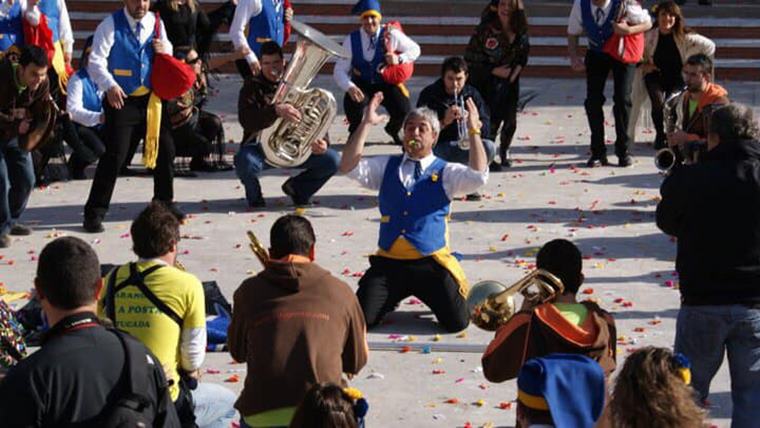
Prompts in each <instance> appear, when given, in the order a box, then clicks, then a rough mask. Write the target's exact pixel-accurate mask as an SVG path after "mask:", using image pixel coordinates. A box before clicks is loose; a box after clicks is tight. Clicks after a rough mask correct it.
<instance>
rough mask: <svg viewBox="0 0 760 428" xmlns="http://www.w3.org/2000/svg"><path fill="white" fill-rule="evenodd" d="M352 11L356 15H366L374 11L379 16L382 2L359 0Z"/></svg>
mask: <svg viewBox="0 0 760 428" xmlns="http://www.w3.org/2000/svg"><path fill="white" fill-rule="evenodd" d="M351 13H352V14H354V15H359V16H364V15H365V14H367V13H372V14H375V15H377V16H381V14H380V2H379V1H378V0H359V2H358V3H356V4H355V5H354V8H353V9H351Z"/></svg>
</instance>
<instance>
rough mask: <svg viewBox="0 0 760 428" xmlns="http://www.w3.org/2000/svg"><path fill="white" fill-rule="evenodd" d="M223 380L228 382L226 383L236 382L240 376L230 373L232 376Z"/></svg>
mask: <svg viewBox="0 0 760 428" xmlns="http://www.w3.org/2000/svg"><path fill="white" fill-rule="evenodd" d="M224 381H225V382H228V383H236V382H240V376H238V375H236V374H234V375H232V376H230V377H228V378H227V379H225V380H224Z"/></svg>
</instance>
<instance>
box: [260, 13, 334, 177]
mask: <svg viewBox="0 0 760 428" xmlns="http://www.w3.org/2000/svg"><path fill="white" fill-rule="evenodd" d="M290 25H291V28H292V29H293V31H295V32H296V33H297V34H298V43H297V45H296V50H295V52H293V56H292V57H291V58H290V62H289V63H288V67H287V68H286V69H285V73H284V74H283V77H282V80H281V82H280V85H279V86H278V87H277V91H276V92H275V94H274V97H273V98H272V104H280V103H288V104H291V105H292V106H293V107H295V108H297V109H298V111H300V112H301V120H300V121H298V122H291V121H287V120H283V119H282V118H279V119H277V120H276V121H275V122H274V124H273V125H272V126H271V127H269V128H268V129H267V130H265V131H264V132H262V135H261V138H260V141H261V148H262V149H263V151H264V155H265V156H266V161H267V163H268V164H270V165H272V166H275V167H281V168H291V167H296V166H299V165H301V164H302V163H304V162H306V159H308V158H309V156H310V155H311V143H313V142H314V141H316V140H317V139H319V138H322V136H323V135H324V134H325V132H327V128H328V127H329V126H330V124H331V123H332V120H333V118H334V117H335V113H336V111H337V105H336V103H335V97H334V96H333V95H332V94H331V93H330V92H328V91H326V90H324V89H320V88H312V89H307V87H308V86H309V83H311V81H312V80H313V79H314V76H316V74H317V73H318V72H319V70H320V69H321V68H322V66H323V65H324V64H325V62H327V60H328V59H329V58H330V57H333V56H337V57H340V58H346V57H347V55H346V54H345V53H344V50H343V47H342V46H340V45H339V44H337V43H335V42H334V41H333V40H332V39H330V38H328V37H327V36H325V35H324V34H322V33H321V32H319V31H317V30H315V29H314V28H312V27H310V26H308V25H306V24H303V23H301V22H298V21H295V20H291V21H290Z"/></svg>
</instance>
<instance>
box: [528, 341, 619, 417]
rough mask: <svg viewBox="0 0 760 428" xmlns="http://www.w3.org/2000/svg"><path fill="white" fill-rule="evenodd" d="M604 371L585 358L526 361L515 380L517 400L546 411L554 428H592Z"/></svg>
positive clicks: (564, 356) (557, 356)
mask: <svg viewBox="0 0 760 428" xmlns="http://www.w3.org/2000/svg"><path fill="white" fill-rule="evenodd" d="M604 384H605V380H604V371H603V370H602V368H601V367H600V366H599V364H597V362H596V361H594V360H592V359H591V358H589V357H586V356H585V355H578V354H551V355H547V356H545V357H541V358H533V359H531V360H528V361H527V362H526V363H525V365H523V366H522V368H521V369H520V374H519V375H518V377H517V400H518V401H519V402H520V403H521V404H522V405H524V406H526V407H529V408H531V409H535V410H543V411H550V412H551V415H552V419H553V420H554V426H556V427H557V428H592V427H593V426H594V422H596V420H597V419H599V416H601V414H602V409H603V408H604V397H605V393H604Z"/></svg>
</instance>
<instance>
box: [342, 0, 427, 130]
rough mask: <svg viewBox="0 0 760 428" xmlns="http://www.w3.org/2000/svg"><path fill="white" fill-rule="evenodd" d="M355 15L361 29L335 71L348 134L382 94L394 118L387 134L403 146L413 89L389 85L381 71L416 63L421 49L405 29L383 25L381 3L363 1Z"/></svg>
mask: <svg viewBox="0 0 760 428" xmlns="http://www.w3.org/2000/svg"><path fill="white" fill-rule="evenodd" d="M351 14H353V15H357V16H358V17H359V22H360V25H361V27H360V28H359V29H357V30H354V31H352V32H351V33H350V34H349V35H347V36H346V38H345V39H344V40H343V49H344V51H345V52H346V53H347V54H348V55H349V58H340V59H338V60H337V61H336V62H335V68H333V79H334V80H335V83H336V84H337V85H338V87H340V89H341V90H343V91H344V92H345V94H344V95H343V111H345V112H346V120H347V121H348V133H349V134H353V133H354V132H355V131H356V129H357V128H358V127H359V123H360V122H361V121H362V114H363V113H364V109H365V108H366V107H367V104H368V103H369V101H370V100H371V99H372V97H373V95H375V94H376V93H378V92H382V94H383V107H385V109H386V110H387V111H388V115H389V116H390V120H388V123H387V124H386V125H385V132H386V133H387V134H388V135H389V136H390V137H391V138H392V139H393V142H394V144H398V145H401V139H400V138H399V131H400V130H401V124H402V122H403V121H404V118H405V117H406V115H407V114H408V113H409V110H411V106H410V102H409V90H408V89H407V88H406V86H405V85H404V84H403V83H402V84H391V83H388V82H386V81H385V80H384V79H383V77H382V75H381V73H380V70H381V69H382V67H383V66H385V65H396V64H401V63H409V62H414V61H415V60H416V59H417V58H418V57H419V56H420V46H419V45H418V44H417V43H415V42H414V40H412V39H411V38H409V36H407V35H406V34H404V33H403V32H402V31H401V30H399V29H396V28H390V27H385V26H383V25H382V24H381V23H382V20H383V16H382V14H381V12H380V1H379V0H359V1H357V2H356V4H355V5H354V7H353V8H352V9H351ZM386 32H387V34H386ZM386 38H387V39H386ZM386 40H387V41H386Z"/></svg>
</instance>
